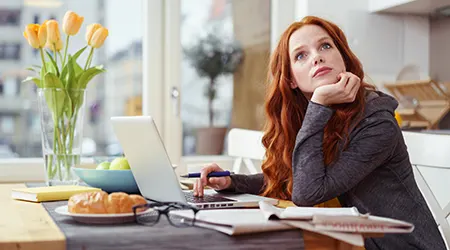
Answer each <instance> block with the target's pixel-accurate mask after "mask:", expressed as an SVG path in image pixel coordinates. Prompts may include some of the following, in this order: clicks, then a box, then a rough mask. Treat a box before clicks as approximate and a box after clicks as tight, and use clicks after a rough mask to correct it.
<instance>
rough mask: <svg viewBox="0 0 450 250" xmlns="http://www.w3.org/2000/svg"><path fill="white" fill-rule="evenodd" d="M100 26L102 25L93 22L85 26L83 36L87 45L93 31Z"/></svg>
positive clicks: (89, 42)
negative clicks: (84, 34) (84, 35)
mask: <svg viewBox="0 0 450 250" xmlns="http://www.w3.org/2000/svg"><path fill="white" fill-rule="evenodd" d="M101 27H102V25H101V24H98V23H93V24H90V25H88V26H87V28H86V37H85V38H86V42H87V44H88V45H91V39H92V36H93V35H94V33H95V31H96V30H98V29H99V28H101Z"/></svg>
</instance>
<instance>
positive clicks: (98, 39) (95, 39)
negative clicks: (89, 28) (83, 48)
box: [89, 27, 108, 49]
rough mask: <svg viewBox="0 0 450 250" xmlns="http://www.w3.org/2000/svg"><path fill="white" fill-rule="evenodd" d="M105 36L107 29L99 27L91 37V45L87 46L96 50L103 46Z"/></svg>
mask: <svg viewBox="0 0 450 250" xmlns="http://www.w3.org/2000/svg"><path fill="white" fill-rule="evenodd" d="M107 36H108V29H107V28H104V27H101V28H99V29H97V30H96V31H95V33H94V35H92V39H91V44H89V45H91V47H92V48H96V49H98V48H100V47H101V46H102V45H103V43H104V42H105V40H106V37H107Z"/></svg>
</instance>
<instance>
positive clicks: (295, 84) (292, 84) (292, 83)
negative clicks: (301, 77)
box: [289, 82, 298, 89]
mask: <svg viewBox="0 0 450 250" xmlns="http://www.w3.org/2000/svg"><path fill="white" fill-rule="evenodd" d="M289 87H291V89H295V88H298V86H297V83H295V82H290V83H289Z"/></svg>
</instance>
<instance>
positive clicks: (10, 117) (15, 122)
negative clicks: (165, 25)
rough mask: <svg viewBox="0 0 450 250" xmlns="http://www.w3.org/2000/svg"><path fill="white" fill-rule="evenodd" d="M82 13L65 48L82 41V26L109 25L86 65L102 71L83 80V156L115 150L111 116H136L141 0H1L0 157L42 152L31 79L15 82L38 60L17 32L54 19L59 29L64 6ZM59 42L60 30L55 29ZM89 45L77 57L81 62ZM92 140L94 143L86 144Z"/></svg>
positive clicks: (139, 91)
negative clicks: (106, 35)
mask: <svg viewBox="0 0 450 250" xmlns="http://www.w3.org/2000/svg"><path fill="white" fill-rule="evenodd" d="M68 10H72V11H75V12H76V13H78V14H79V15H81V16H83V17H84V23H83V25H82V26H81V29H80V31H79V33H78V34H77V35H76V36H74V37H71V38H70V45H69V50H68V53H70V54H74V53H75V52H76V51H77V50H79V49H81V48H82V47H84V46H85V45H86V42H85V38H84V37H85V31H86V27H87V25H89V24H91V23H100V24H102V25H103V26H105V27H106V28H108V30H109V36H108V38H107V40H106V42H105V44H104V46H102V47H101V48H99V49H98V50H95V52H94V58H93V61H92V65H100V64H102V65H104V66H105V68H106V70H107V71H106V73H104V74H101V75H98V76H96V77H95V78H94V79H93V80H92V81H91V82H90V83H89V85H88V87H87V90H88V95H87V100H86V112H85V117H84V133H83V137H84V138H85V144H84V145H85V147H84V148H83V154H84V156H91V155H102V156H103V155H115V154H121V153H122V152H121V149H120V147H118V146H117V140H116V139H115V137H114V136H113V133H112V128H111V126H110V123H109V119H110V117H111V116H115V115H140V114H141V105H142V104H141V102H142V100H141V95H142V34H143V32H142V15H141V13H142V1H141V0H127V1H122V0H107V1H106V0H39V1H38V0H34V1H30V0H2V1H1V3H0V34H2V38H1V39H0V158H10V157H42V147H41V135H40V119H39V112H38V106H37V98H36V97H37V95H36V86H35V85H34V83H31V82H27V83H21V81H22V80H23V79H25V78H26V77H27V76H31V75H33V72H31V71H27V70H25V69H26V68H27V67H30V66H32V65H41V61H40V53H39V51H38V50H35V49H33V48H32V47H31V46H29V45H28V43H27V41H26V40H25V38H24V37H23V34H22V33H23V30H24V27H25V26H26V25H27V24H31V23H42V22H43V21H45V20H48V19H52V18H54V19H56V20H57V21H58V22H59V24H60V29H61V28H62V19H63V16H64V14H65V13H66V11H68ZM61 32H62V31H61ZM61 37H62V39H63V40H64V41H65V39H66V35H65V34H63V33H62V34H61ZM88 52H89V50H86V51H85V52H84V53H83V54H82V55H81V56H80V58H79V59H78V63H79V64H80V65H84V64H85V62H86V59H87V56H88ZM92 142H94V143H92Z"/></svg>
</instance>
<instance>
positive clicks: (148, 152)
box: [111, 116, 278, 208]
mask: <svg viewBox="0 0 450 250" xmlns="http://www.w3.org/2000/svg"><path fill="white" fill-rule="evenodd" d="M111 122H112V127H113V130H114V133H115V135H116V136H117V139H118V140H119V143H120V144H121V146H122V149H123V151H124V154H125V156H126V158H127V159H128V162H129V164H130V168H131V171H132V173H133V176H134V178H135V180H136V183H137V185H138V187H139V190H140V192H141V194H142V195H143V196H144V197H146V198H147V199H150V200H155V201H160V202H184V203H189V204H192V205H195V206H197V207H199V208H229V207H258V202H259V201H268V202H270V203H272V204H276V203H277V202H278V201H277V200H276V199H271V198H266V197H262V196H257V195H251V194H226V195H225V194H220V193H217V192H215V191H214V190H212V189H205V194H204V197H194V196H193V193H192V191H184V190H182V189H181V186H180V184H179V180H178V178H177V176H176V173H175V171H174V169H173V168H172V164H171V162H170V159H169V156H168V155H167V152H166V149H165V147H164V144H163V142H162V140H161V137H160V135H159V132H158V129H157V128H156V124H155V122H154V121H153V119H152V117H150V116H120V117H112V118H111Z"/></svg>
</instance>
